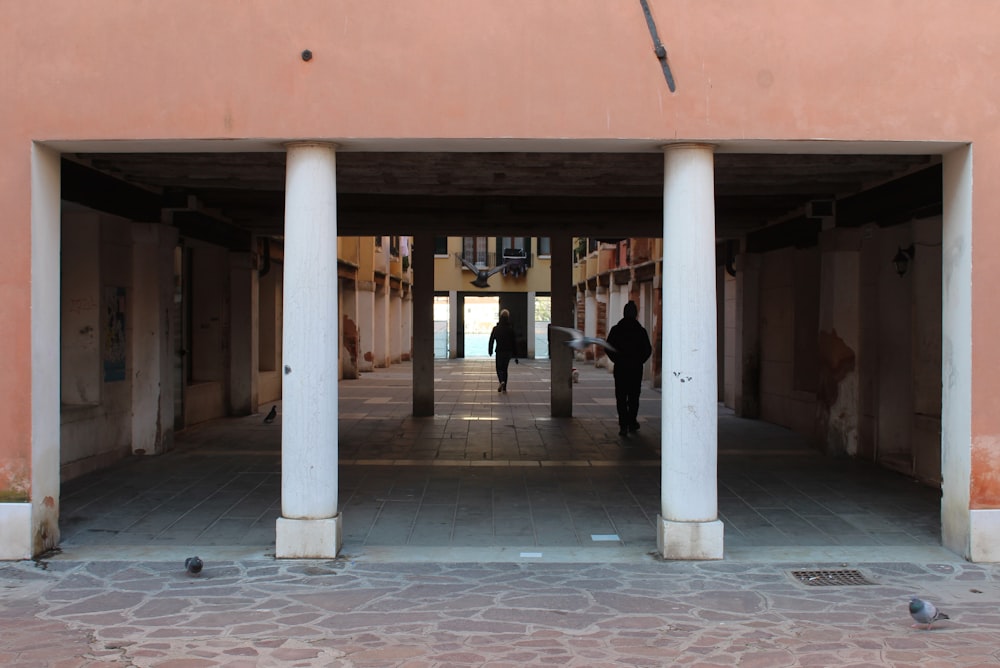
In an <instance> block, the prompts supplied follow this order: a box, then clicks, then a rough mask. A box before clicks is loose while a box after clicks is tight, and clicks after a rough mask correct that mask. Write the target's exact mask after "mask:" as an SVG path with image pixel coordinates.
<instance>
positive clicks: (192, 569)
mask: <svg viewBox="0 0 1000 668" xmlns="http://www.w3.org/2000/svg"><path fill="white" fill-rule="evenodd" d="M204 566H205V564H204V563H202V561H201V559H200V558H199V557H188V558H187V559H185V560H184V568H185V569H186V570H187V572H188V574H189V575H198V573H201V569H202V568H203V567H204Z"/></svg>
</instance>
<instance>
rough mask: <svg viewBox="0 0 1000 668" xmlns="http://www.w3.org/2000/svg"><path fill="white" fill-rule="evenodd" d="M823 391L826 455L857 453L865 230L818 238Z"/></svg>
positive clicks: (820, 415)
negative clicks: (862, 256)
mask: <svg viewBox="0 0 1000 668" xmlns="http://www.w3.org/2000/svg"><path fill="white" fill-rule="evenodd" d="M819 241H820V251H821V256H820V257H821V260H820V285H819V336H818V342H819V391H818V392H817V397H816V398H817V405H816V417H817V422H818V424H817V425H816V426H817V430H818V434H819V437H820V438H821V439H822V440H823V442H824V444H825V446H826V450H827V453H828V454H830V455H834V456H843V455H845V454H846V455H849V456H854V455H857V453H858V428H859V417H860V412H861V403H860V397H861V393H860V387H859V371H858V352H859V351H860V348H861V309H860V308H859V299H858V296H859V291H860V286H861V262H860V259H861V258H860V248H861V230H859V229H856V228H854V229H831V230H825V231H823V232H822V233H821V234H820V239H819Z"/></svg>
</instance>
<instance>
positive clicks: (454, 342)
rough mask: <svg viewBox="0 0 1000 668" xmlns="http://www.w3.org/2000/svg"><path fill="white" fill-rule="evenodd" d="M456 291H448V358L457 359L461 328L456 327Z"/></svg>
mask: <svg viewBox="0 0 1000 668" xmlns="http://www.w3.org/2000/svg"><path fill="white" fill-rule="evenodd" d="M458 307H459V305H458V291H457V290H449V291H448V358H449V359H457V358H458V337H459V335H460V333H461V332H460V330H461V327H459V326H458V313H459V311H458Z"/></svg>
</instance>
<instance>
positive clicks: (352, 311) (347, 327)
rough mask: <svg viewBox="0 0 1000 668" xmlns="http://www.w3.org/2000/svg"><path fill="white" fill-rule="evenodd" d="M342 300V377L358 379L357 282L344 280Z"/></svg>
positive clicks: (341, 289) (341, 287) (340, 305)
mask: <svg viewBox="0 0 1000 668" xmlns="http://www.w3.org/2000/svg"><path fill="white" fill-rule="evenodd" d="M338 287H339V288H340V299H339V300H338V307H339V308H340V346H341V350H340V377H341V378H345V379H357V378H358V377H359V376H360V375H361V370H360V366H359V364H360V359H359V358H360V356H361V351H360V338H361V337H360V331H359V329H358V326H359V325H358V290H357V282H356V281H353V280H348V279H342V280H341V281H340V283H339V286H338Z"/></svg>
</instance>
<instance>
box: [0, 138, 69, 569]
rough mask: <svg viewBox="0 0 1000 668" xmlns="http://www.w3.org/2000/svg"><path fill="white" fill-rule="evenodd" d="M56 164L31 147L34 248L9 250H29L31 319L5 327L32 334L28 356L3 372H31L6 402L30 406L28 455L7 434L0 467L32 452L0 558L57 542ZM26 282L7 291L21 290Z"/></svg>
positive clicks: (21, 464)
mask: <svg viewBox="0 0 1000 668" xmlns="http://www.w3.org/2000/svg"><path fill="white" fill-rule="evenodd" d="M59 165H60V155H59V153H58V152H56V151H53V150H51V149H49V148H46V147H44V146H42V145H40V144H34V145H33V146H32V147H31V249H30V251H24V250H18V251H17V252H16V253H14V257H15V258H17V260H18V261H20V260H22V259H24V253H26V252H30V259H31V285H30V289H31V322H30V324H29V323H24V322H22V323H18V324H17V325H11V328H10V330H9V331H16V332H17V333H18V334H24V335H30V336H31V359H30V360H27V359H24V358H23V357H18V356H17V355H15V356H14V358H15V359H10V360H8V362H7V364H8V365H9V367H7V368H6V369H5V372H6V373H9V374H12V375H15V376H18V377H22V378H23V377H26V376H27V374H30V377H31V385H30V387H26V388H24V390H25V392H26V393H27V392H30V399H29V398H26V397H24V396H22V397H17V398H15V400H16V405H15V404H13V403H12V404H11V405H8V406H7V408H8V409H12V410H15V411H17V410H23V409H29V410H30V411H31V446H30V447H31V450H30V454H29V453H28V452H27V447H26V446H25V444H24V442H23V437H15V436H14V435H10V434H9V435H8V436H7V438H8V439H10V441H11V444H10V445H9V446H8V447H7V448H6V449H5V451H4V455H3V456H0V466H5V467H9V468H10V470H18V471H24V470H25V459H26V458H28V457H30V460H31V461H30V475H31V484H30V487H29V486H28V485H26V484H23V482H22V483H21V484H22V485H23V487H21V488H18V489H9V492H10V493H11V497H13V498H9V499H7V500H5V501H4V502H0V559H29V558H31V557H32V556H34V555H37V554H40V553H42V552H44V551H46V550H48V549H50V548H53V547H56V546H57V545H58V544H59V457H60V452H59V450H60V442H59V424H60V402H59V397H60V391H59V355H58V351H59V309H60V303H59V302H60V300H59V283H60V280H59V253H60V245H61V244H60V234H61V231H60V224H59V220H60V213H61V212H60V190H61V181H60V166H59ZM22 249H23V247H22ZM24 287H25V286H20V287H19V288H18V289H11V290H10V291H9V293H10V294H18V295H20V294H22V293H21V290H22V289H24ZM19 298H20V297H19ZM29 326H30V330H28V327H29ZM19 424H23V422H20V423H19Z"/></svg>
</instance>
